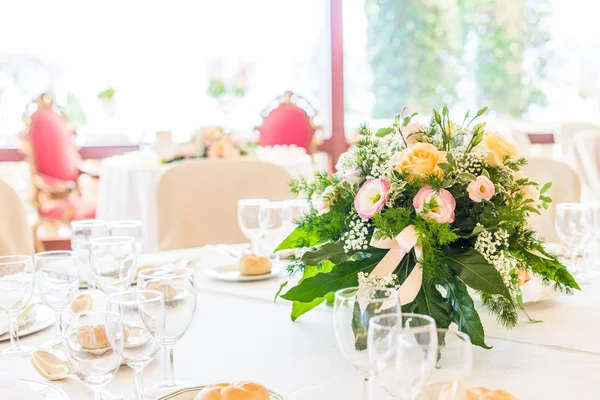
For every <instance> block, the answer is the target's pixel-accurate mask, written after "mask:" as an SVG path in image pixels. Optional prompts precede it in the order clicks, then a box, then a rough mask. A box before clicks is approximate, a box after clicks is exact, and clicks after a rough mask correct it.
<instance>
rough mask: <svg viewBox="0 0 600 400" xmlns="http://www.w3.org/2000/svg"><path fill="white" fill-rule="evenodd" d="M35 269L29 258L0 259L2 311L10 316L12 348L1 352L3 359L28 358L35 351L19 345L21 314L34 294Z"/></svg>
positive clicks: (0, 305)
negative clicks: (19, 319)
mask: <svg viewBox="0 0 600 400" xmlns="http://www.w3.org/2000/svg"><path fill="white" fill-rule="evenodd" d="M33 274H34V268H33V262H32V260H31V257H29V256H3V257H0V310H4V311H5V312H6V314H7V315H8V320H9V324H10V327H9V330H10V347H9V348H7V349H4V350H2V351H0V357H1V358H3V359H13V358H20V357H25V356H28V355H29V354H30V353H31V352H32V351H34V350H35V349H34V348H32V347H27V346H20V345H19V321H18V318H19V314H20V313H21V312H22V311H23V310H24V309H25V307H27V304H28V303H29V300H30V299H31V296H32V294H33V276H34V275H33Z"/></svg>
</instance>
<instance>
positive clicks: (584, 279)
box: [554, 203, 592, 284]
mask: <svg viewBox="0 0 600 400" xmlns="http://www.w3.org/2000/svg"><path fill="white" fill-rule="evenodd" d="M554 225H555V228H556V233H557V234H558V237H559V239H560V240H561V242H563V245H564V246H565V247H566V248H567V250H568V251H569V253H570V255H571V266H570V267H571V268H570V269H571V273H572V274H573V275H574V278H575V279H576V280H577V282H578V283H579V284H586V283H589V277H588V273H587V267H586V265H585V263H583V268H582V269H581V270H580V269H579V268H578V266H577V257H578V255H579V253H580V252H581V251H582V250H583V249H584V248H585V246H586V244H587V242H588V241H589V239H590V238H591V237H592V212H591V211H590V208H589V207H587V206H586V205H585V204H581V203H559V204H557V205H556V217H555V221H554Z"/></svg>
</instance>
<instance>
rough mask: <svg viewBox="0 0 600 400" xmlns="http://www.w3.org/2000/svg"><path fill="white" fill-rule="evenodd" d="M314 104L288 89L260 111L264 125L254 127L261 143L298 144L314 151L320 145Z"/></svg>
mask: <svg viewBox="0 0 600 400" xmlns="http://www.w3.org/2000/svg"><path fill="white" fill-rule="evenodd" d="M316 114H317V113H316V111H315V109H314V108H313V106H312V105H311V104H310V103H309V102H308V101H307V100H306V99H305V98H304V97H302V96H300V95H297V94H295V93H293V92H291V91H289V90H288V91H286V92H285V93H284V94H283V95H281V96H278V97H277V98H275V99H274V100H273V101H271V102H270V103H269V105H268V106H267V107H266V108H265V109H264V110H263V111H261V113H260V115H261V117H262V119H263V120H262V124H261V125H260V126H258V127H256V128H255V129H256V130H257V131H258V133H259V134H260V145H261V146H275V145H288V146H289V145H295V146H298V147H302V148H303V149H305V150H306V152H307V153H309V154H310V153H311V152H312V151H313V150H314V149H315V148H316V146H317V143H316V141H315V136H314V135H315V132H316V131H317V130H318V129H321V127H320V126H318V125H315V124H314V122H313V118H314V117H315V115H316Z"/></svg>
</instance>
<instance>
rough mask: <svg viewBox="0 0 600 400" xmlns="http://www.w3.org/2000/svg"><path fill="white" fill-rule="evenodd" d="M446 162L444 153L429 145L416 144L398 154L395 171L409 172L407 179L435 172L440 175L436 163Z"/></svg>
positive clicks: (440, 172) (440, 171)
mask: <svg viewBox="0 0 600 400" xmlns="http://www.w3.org/2000/svg"><path fill="white" fill-rule="evenodd" d="M445 161H446V153H445V152H443V151H439V150H438V149H437V148H436V147H435V146H434V145H432V144H430V143H416V144H414V145H412V146H410V147H407V148H406V149H404V150H402V151H401V152H400V154H398V158H397V160H396V163H395V169H396V171H398V172H404V171H408V172H409V174H410V175H409V177H410V178H413V177H415V176H423V175H427V174H430V173H432V172H436V173H438V174H440V175H441V174H442V170H441V169H440V168H439V167H438V163H440V162H445Z"/></svg>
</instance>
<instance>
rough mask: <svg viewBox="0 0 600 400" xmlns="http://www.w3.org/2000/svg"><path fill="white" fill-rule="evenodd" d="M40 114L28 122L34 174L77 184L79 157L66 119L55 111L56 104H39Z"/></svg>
mask: <svg viewBox="0 0 600 400" xmlns="http://www.w3.org/2000/svg"><path fill="white" fill-rule="evenodd" d="M36 102H37V103H38V107H39V108H38V110H37V111H35V112H34V113H33V115H31V116H30V117H27V119H26V125H27V127H26V132H25V135H24V137H25V140H27V141H28V142H29V143H28V145H29V148H30V149H29V151H30V152H31V154H30V156H31V158H32V160H30V162H32V163H33V165H32V167H33V168H34V171H35V172H37V173H39V174H42V175H44V176H47V177H50V178H54V179H58V180H61V181H72V182H76V181H77V177H78V175H79V170H78V162H79V154H78V152H77V148H76V147H75V144H74V143H73V138H72V131H71V130H70V129H69V127H68V124H67V120H66V118H65V117H64V116H62V115H60V114H58V113H56V112H55V111H54V110H52V102H51V101H49V102H42V101H38V100H36Z"/></svg>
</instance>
